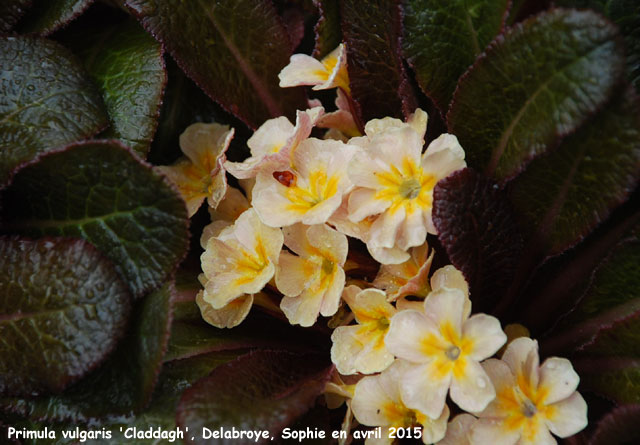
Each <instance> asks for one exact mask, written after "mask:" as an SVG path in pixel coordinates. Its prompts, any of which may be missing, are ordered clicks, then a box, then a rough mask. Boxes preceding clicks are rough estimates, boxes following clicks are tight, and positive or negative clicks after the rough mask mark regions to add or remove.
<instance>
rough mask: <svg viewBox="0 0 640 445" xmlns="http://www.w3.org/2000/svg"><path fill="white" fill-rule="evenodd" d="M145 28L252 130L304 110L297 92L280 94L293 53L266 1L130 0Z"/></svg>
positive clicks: (296, 90)
mask: <svg viewBox="0 0 640 445" xmlns="http://www.w3.org/2000/svg"><path fill="white" fill-rule="evenodd" d="M127 6H128V7H129V8H130V9H131V10H132V11H133V12H134V13H135V14H136V15H137V16H138V18H139V20H140V21H141V23H142V25H143V26H144V28H145V29H146V30H147V31H149V32H151V34H153V35H154V36H155V37H156V39H158V40H159V41H160V42H162V43H163V45H164V46H165V47H166V49H167V51H168V52H169V53H170V54H171V55H172V56H173V58H174V59H176V61H177V62H178V64H179V65H180V66H181V68H182V69H183V70H184V71H185V72H186V73H187V74H188V75H189V76H190V77H191V78H192V79H193V80H194V81H195V82H196V83H197V84H198V85H199V86H200V87H201V88H202V89H203V90H204V91H205V92H206V93H207V94H208V95H209V96H210V97H211V98H212V99H214V100H216V101H218V102H219V103H220V104H221V105H222V106H223V107H225V109H227V110H228V111H230V112H232V113H233V114H235V115H236V116H238V117H239V118H241V119H242V120H243V121H244V122H246V123H247V124H248V125H249V126H250V127H253V128H256V127H258V126H260V125H261V124H262V123H263V122H264V121H265V120H267V119H270V118H272V117H276V116H281V115H286V116H287V117H289V119H293V118H294V116H295V110H296V109H304V108H306V104H305V100H304V99H305V98H304V93H303V91H302V90H301V89H299V88H296V89H291V88H287V89H281V88H280V87H279V86H278V83H279V81H278V74H279V72H280V70H282V68H284V66H285V65H287V64H288V63H289V56H290V55H291V52H292V48H291V43H290V41H289V36H288V34H287V30H286V29H285V28H284V26H283V25H282V22H281V20H280V18H279V17H278V15H277V13H276V11H275V8H274V7H273V4H272V3H271V2H269V1H266V0H222V1H220V0H218V1H213V0H197V1H190V2H183V1H180V0H165V1H160V0H128V1H127Z"/></svg>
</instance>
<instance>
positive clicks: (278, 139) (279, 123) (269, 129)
mask: <svg viewBox="0 0 640 445" xmlns="http://www.w3.org/2000/svg"><path fill="white" fill-rule="evenodd" d="M294 129H295V127H294V126H293V124H292V123H291V122H289V119H287V118H286V117H284V116H280V117H276V118H274V119H269V120H268V121H266V122H265V123H264V124H262V125H261V126H260V128H258V129H257V130H256V131H255V133H253V135H252V136H251V137H250V138H249V140H248V141H247V145H248V146H249V149H250V150H251V155H252V156H254V157H263V156H265V155H267V154H270V153H273V151H274V149H275V148H277V149H278V150H280V148H282V147H283V146H284V145H285V144H286V143H287V140H288V139H289V138H290V137H291V136H292V135H293V133H294Z"/></svg>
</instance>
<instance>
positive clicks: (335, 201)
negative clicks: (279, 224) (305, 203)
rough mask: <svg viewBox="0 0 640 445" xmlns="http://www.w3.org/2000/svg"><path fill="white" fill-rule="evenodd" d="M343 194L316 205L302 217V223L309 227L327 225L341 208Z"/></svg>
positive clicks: (337, 194)
mask: <svg viewBox="0 0 640 445" xmlns="http://www.w3.org/2000/svg"><path fill="white" fill-rule="evenodd" d="M341 202H342V194H341V193H340V192H338V193H336V194H335V195H333V196H331V197H330V198H328V199H325V200H324V201H322V202H320V203H318V204H316V205H315V206H313V207H312V208H311V209H309V210H307V212H306V213H305V214H304V215H303V216H302V218H301V221H302V222H303V223H304V224H307V225H309V226H311V225H314V224H324V223H326V222H327V221H328V220H329V218H331V215H333V213H334V212H335V211H336V210H337V209H338V207H340V203H341Z"/></svg>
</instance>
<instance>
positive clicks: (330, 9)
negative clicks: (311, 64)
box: [313, 0, 342, 59]
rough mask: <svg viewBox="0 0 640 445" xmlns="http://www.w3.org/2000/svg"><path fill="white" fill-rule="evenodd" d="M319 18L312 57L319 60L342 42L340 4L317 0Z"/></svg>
mask: <svg viewBox="0 0 640 445" xmlns="http://www.w3.org/2000/svg"><path fill="white" fill-rule="evenodd" d="M316 3H317V5H318V12H319V13H320V18H319V19H318V22H317V23H316V26H315V29H314V30H315V33H316V44H315V48H314V50H313V56H314V57H316V58H318V59H321V58H323V57H324V56H326V55H327V54H329V53H330V52H331V51H333V50H334V49H336V48H337V47H338V45H340V42H342V30H341V29H340V4H339V2H338V0H318V1H317V2H316Z"/></svg>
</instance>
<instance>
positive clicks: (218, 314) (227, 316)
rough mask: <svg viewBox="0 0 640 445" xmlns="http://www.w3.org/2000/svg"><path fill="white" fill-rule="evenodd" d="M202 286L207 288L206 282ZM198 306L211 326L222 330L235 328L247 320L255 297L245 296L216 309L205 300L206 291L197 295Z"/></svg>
mask: <svg viewBox="0 0 640 445" xmlns="http://www.w3.org/2000/svg"><path fill="white" fill-rule="evenodd" d="M201 284H202V285H204V286H206V280H205V282H204V283H201ZM196 304H197V305H198V308H199V309H200V314H201V315H202V318H203V319H204V321H206V322H207V323H209V324H210V325H212V326H215V327H216V328H220V329H224V328H233V327H236V326H238V325H239V324H240V323H242V322H243V321H244V319H245V318H247V315H248V314H249V311H250V310H251V307H252V306H253V295H251V294H243V295H241V296H239V297H237V298H236V299H234V300H231V301H230V302H229V303H227V304H226V305H225V306H223V307H222V308H221V309H214V308H213V306H211V304H210V303H208V302H206V301H205V300H204V291H202V290H201V291H200V292H198V294H197V295H196Z"/></svg>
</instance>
